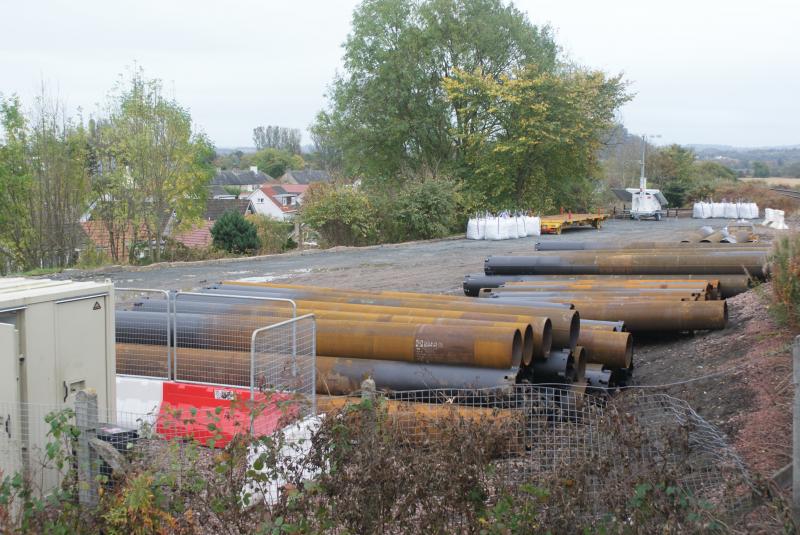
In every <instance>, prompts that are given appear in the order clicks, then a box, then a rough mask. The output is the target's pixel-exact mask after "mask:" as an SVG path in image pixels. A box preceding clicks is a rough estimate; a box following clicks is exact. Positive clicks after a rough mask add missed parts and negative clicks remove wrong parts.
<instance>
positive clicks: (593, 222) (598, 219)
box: [541, 213, 608, 234]
mask: <svg viewBox="0 0 800 535" xmlns="http://www.w3.org/2000/svg"><path fill="white" fill-rule="evenodd" d="M606 219H608V214H569V213H566V214H556V215H546V216H542V218H541V224H542V234H561V231H562V230H564V229H566V228H574V227H586V226H591V227H594V228H596V229H599V228H600V227H601V226H602V225H603V221H605V220H606Z"/></svg>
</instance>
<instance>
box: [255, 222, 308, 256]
mask: <svg viewBox="0 0 800 535" xmlns="http://www.w3.org/2000/svg"><path fill="white" fill-rule="evenodd" d="M247 219H248V221H250V222H251V223H252V224H253V225H255V227H256V232H257V234H258V241H259V242H260V243H261V248H260V249H259V250H258V252H259V253H261V254H275V253H282V252H284V251H286V250H289V249H294V248H295V247H296V246H297V244H296V243H295V242H294V240H292V238H291V234H292V230H293V229H294V223H291V222H286V221H278V220H277V219H273V218H271V217H267V216H264V215H254V216H252V217H249V218H247Z"/></svg>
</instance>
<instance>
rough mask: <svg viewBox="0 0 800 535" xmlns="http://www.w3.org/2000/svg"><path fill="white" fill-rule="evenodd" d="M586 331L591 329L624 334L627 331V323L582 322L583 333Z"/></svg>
mask: <svg viewBox="0 0 800 535" xmlns="http://www.w3.org/2000/svg"><path fill="white" fill-rule="evenodd" d="M584 329H590V330H593V331H611V332H618V333H621V332H624V331H625V322H624V321H599V320H584V319H582V320H581V332H583V330H584Z"/></svg>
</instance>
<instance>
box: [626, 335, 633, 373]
mask: <svg viewBox="0 0 800 535" xmlns="http://www.w3.org/2000/svg"><path fill="white" fill-rule="evenodd" d="M632 365H633V336H631V335H630V333H629V334H628V336H627V337H626V340H625V367H626V368H630V367H631V366H632Z"/></svg>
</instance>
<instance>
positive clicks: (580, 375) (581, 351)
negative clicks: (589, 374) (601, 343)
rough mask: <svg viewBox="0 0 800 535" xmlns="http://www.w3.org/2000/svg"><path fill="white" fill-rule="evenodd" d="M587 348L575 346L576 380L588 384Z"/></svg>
mask: <svg viewBox="0 0 800 535" xmlns="http://www.w3.org/2000/svg"><path fill="white" fill-rule="evenodd" d="M586 360H587V353H586V348H585V347H583V346H578V347H576V348H575V379H574V380H575V382H576V383H582V384H584V385H585V384H586Z"/></svg>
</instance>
